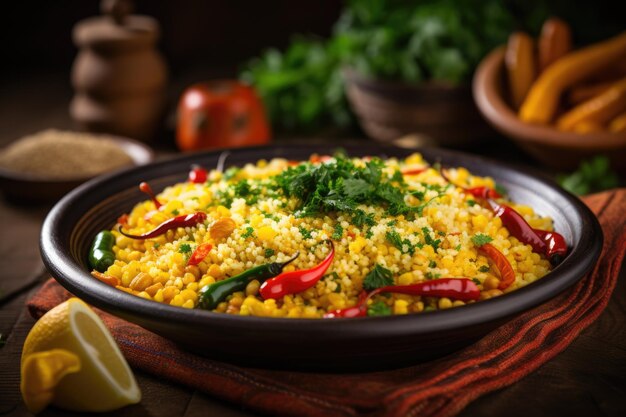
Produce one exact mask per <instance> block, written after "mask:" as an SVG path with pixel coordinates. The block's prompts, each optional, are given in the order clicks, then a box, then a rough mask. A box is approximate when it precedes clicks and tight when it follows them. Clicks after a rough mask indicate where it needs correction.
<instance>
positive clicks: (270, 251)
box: [265, 248, 276, 258]
mask: <svg viewBox="0 0 626 417" xmlns="http://www.w3.org/2000/svg"><path fill="white" fill-rule="evenodd" d="M275 253H276V251H275V250H274V249H272V248H267V249H265V257H266V258H271V257H272V256H274V254H275Z"/></svg>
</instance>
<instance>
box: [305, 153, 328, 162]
mask: <svg viewBox="0 0 626 417" xmlns="http://www.w3.org/2000/svg"><path fill="white" fill-rule="evenodd" d="M331 159H333V157H332V156H330V155H318V154H316V153H314V154H313V155H311V157H310V158H309V162H312V163H314V164H319V163H323V162H327V161H330V160H331Z"/></svg>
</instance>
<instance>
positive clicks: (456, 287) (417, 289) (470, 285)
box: [369, 278, 480, 301]
mask: <svg viewBox="0 0 626 417" xmlns="http://www.w3.org/2000/svg"><path fill="white" fill-rule="evenodd" d="M382 292H394V293H399V294H409V295H423V296H426V297H448V298H452V299H455V300H461V301H470V300H478V298H479V297H480V290H479V289H478V287H477V286H476V284H475V283H474V281H472V280H471V279H469V278H439V279H435V280H432V281H425V282H420V283H419V284H411V285H389V286H386V287H380V288H376V289H375V290H374V291H372V292H370V295H369V296H370V297H372V296H374V295H376V294H380V293H382Z"/></svg>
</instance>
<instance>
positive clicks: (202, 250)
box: [187, 243, 213, 266]
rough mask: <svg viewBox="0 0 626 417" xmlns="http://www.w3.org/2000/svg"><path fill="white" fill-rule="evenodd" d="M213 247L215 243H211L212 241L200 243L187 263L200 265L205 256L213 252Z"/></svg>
mask: <svg viewBox="0 0 626 417" xmlns="http://www.w3.org/2000/svg"><path fill="white" fill-rule="evenodd" d="M212 248H213V245H211V244H210V243H202V244H200V245H198V247H197V248H196V250H194V251H193V253H192V254H191V256H190V257H189V262H187V265H191V266H193V265H198V264H199V263H200V262H202V261H203V260H204V258H206V256H207V255H208V254H209V252H211V249H212Z"/></svg>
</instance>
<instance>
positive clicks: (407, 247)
mask: <svg viewBox="0 0 626 417" xmlns="http://www.w3.org/2000/svg"><path fill="white" fill-rule="evenodd" d="M385 237H386V238H387V241H388V242H389V243H391V244H392V245H393V246H395V247H396V249H398V250H399V251H400V252H402V253H408V254H409V255H411V256H412V255H413V254H415V249H416V248H419V247H420V245H419V244H418V245H414V244H412V243H411V241H410V240H409V239H407V238H404V239H402V237H401V236H400V234H399V233H398V232H396V231H395V230H392V231H388V232H387V233H385Z"/></svg>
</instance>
